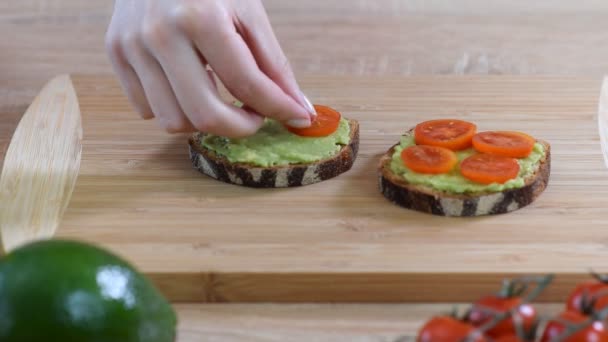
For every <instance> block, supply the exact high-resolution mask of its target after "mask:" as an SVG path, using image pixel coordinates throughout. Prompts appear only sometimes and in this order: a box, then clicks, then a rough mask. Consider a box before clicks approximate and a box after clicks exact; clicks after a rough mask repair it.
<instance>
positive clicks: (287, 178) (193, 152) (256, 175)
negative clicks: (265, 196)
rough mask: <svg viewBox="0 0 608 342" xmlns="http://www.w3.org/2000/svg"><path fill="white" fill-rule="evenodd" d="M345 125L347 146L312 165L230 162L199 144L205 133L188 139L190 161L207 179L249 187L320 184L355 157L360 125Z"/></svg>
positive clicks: (350, 165)
mask: <svg viewBox="0 0 608 342" xmlns="http://www.w3.org/2000/svg"><path fill="white" fill-rule="evenodd" d="M348 123H349V126H350V140H349V143H348V145H344V146H342V148H341V149H340V150H339V151H338V152H337V153H336V154H335V155H334V156H332V157H330V158H326V159H323V160H319V161H317V162H314V163H304V164H290V165H286V166H274V167H259V166H256V165H251V164H245V163H232V162H230V161H229V160H228V159H226V158H225V157H224V156H221V155H219V154H217V153H215V152H214V151H212V150H209V149H207V148H205V147H204V146H203V145H202V144H201V139H202V138H204V137H205V134H204V133H195V134H194V135H192V136H191V137H190V139H189V145H190V160H191V161H192V165H193V166H194V168H196V169H197V170H199V171H200V172H202V173H203V174H205V175H207V176H209V177H212V178H215V179H217V180H220V181H222V182H226V183H230V184H236V185H242V186H247V187H252V188H287V187H296V186H305V185H310V184H314V183H319V182H322V181H325V180H328V179H330V178H334V177H337V176H339V175H340V174H342V173H344V172H346V171H348V170H350V169H351V167H352V166H353V164H354V162H355V159H356V158H357V152H358V151H359V123H358V122H357V121H355V120H348Z"/></svg>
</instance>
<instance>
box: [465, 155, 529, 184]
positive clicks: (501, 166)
mask: <svg viewBox="0 0 608 342" xmlns="http://www.w3.org/2000/svg"><path fill="white" fill-rule="evenodd" d="M519 168H520V167H519V163H518V162H517V160H516V159H513V158H508V157H502V156H496V155H493V154H483V153H479V154H474V155H472V156H470V157H468V158H466V159H465V160H463V161H462V163H461V164H460V172H461V173H462V175H463V176H464V177H465V178H467V179H469V180H471V181H473V182H477V183H482V184H492V183H500V184H504V183H505V182H507V181H509V180H511V179H513V178H516V177H517V175H518V174H519Z"/></svg>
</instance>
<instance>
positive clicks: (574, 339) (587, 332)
mask: <svg viewBox="0 0 608 342" xmlns="http://www.w3.org/2000/svg"><path fill="white" fill-rule="evenodd" d="M588 319H589V317H588V316H585V315H583V314H582V313H580V312H578V311H564V312H562V313H561V314H560V315H559V317H558V318H557V319H554V320H551V321H549V322H548V323H547V326H546V327H545V331H544V332H543V336H542V337H541V340H540V341H541V342H552V341H555V340H557V339H558V338H560V337H561V336H563V335H562V334H564V333H565V332H566V328H567V327H566V326H565V325H564V323H563V322H565V323H567V324H568V323H569V324H573V325H576V324H583V323H584V322H585V321H587V320H588ZM560 341H561V342H589V341H593V342H608V331H607V330H606V326H605V324H604V323H603V322H600V321H595V322H591V323H590V324H589V325H587V326H586V327H585V328H583V329H582V330H580V331H578V332H576V333H574V334H573V335H571V336H569V337H567V338H566V339H563V340H560Z"/></svg>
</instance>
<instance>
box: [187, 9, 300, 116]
mask: <svg viewBox="0 0 608 342" xmlns="http://www.w3.org/2000/svg"><path fill="white" fill-rule="evenodd" d="M207 4H208V5H209V6H213V3H212V4H209V3H207ZM216 6H219V5H216ZM177 23H178V27H179V28H180V30H182V31H183V32H185V34H186V35H188V36H189V37H190V38H191V39H192V40H193V41H194V43H195V44H196V47H197V48H198V49H199V50H200V51H201V52H202V54H203V55H204V56H205V58H206V59H207V61H208V62H209V64H211V65H212V66H213V70H214V71H215V73H216V74H217V76H218V77H219V79H220V80H221V81H222V82H223V84H224V85H225V86H226V88H227V89H228V91H230V93H232V95H234V96H235V97H236V98H237V99H239V100H240V101H241V102H243V103H246V104H247V105H248V106H249V107H251V108H253V109H254V110H255V111H256V112H258V113H260V114H262V115H264V116H268V117H271V118H274V119H277V120H279V121H281V122H287V123H288V124H290V125H292V126H295V127H308V126H309V125H310V114H309V112H308V111H307V110H306V109H305V108H304V106H302V105H301V104H299V103H298V102H297V101H295V100H294V99H293V98H292V97H291V96H289V95H287V94H286V93H285V92H284V91H283V90H282V89H281V88H280V87H279V86H278V85H277V84H276V83H275V82H273V81H272V80H271V79H270V78H269V77H268V76H266V75H265V74H264V73H263V72H262V71H261V70H260V69H259V67H258V65H257V63H256V60H255V59H254V56H253V54H252V53H251V51H250V50H249V47H248V46H247V44H245V42H244V41H243V39H242V37H241V36H240V35H239V34H238V32H237V31H236V29H235V27H234V23H233V21H232V18H231V16H230V15H229V13H227V11H226V10H224V9H209V8H207V7H202V6H201V7H193V8H190V10H189V11H184V12H182V13H180V16H179V17H178V21H177ZM211 30H213V34H209V31H211Z"/></svg>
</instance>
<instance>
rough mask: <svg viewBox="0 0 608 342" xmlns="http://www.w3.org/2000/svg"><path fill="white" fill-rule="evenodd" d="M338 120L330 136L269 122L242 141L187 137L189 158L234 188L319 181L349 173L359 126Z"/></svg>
mask: <svg viewBox="0 0 608 342" xmlns="http://www.w3.org/2000/svg"><path fill="white" fill-rule="evenodd" d="M316 107H317V106H316ZM317 109H318V111H320V110H323V108H320V107H317ZM325 110H327V111H329V110H330V109H327V108H326V109H325ZM319 115H322V114H319ZM339 120H340V121H339V126H338V127H337V128H336V130H335V131H334V132H333V133H331V134H330V135H326V134H324V135H323V136H317V137H315V136H304V133H300V134H301V135H298V134H294V133H293V132H291V131H292V129H290V128H287V127H285V126H283V125H282V124H280V123H278V122H276V121H274V120H271V119H266V122H265V124H264V126H263V127H262V129H260V131H259V132H258V133H256V135H254V136H252V137H246V138H242V139H227V138H223V137H218V136H213V135H211V134H207V133H201V132H198V133H195V134H193V135H192V136H191V137H190V139H189V150H190V159H191V162H192V165H193V166H194V168H195V169H197V170H198V171H200V172H201V173H203V174H205V175H207V176H209V177H211V178H214V179H217V180H219V181H222V182H225V183H230V184H235V185H241V186H246V187H252V188H288V187H299V186H306V185H311V184H315V183H319V182H322V181H326V180H328V179H331V178H334V177H337V176H339V175H341V174H343V173H345V172H347V171H348V170H350V169H351V168H352V166H353V163H354V162H355V159H356V158H357V153H358V150H359V123H358V122H357V121H356V120H352V119H346V118H342V117H340V118H339ZM256 139H257V140H256Z"/></svg>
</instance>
